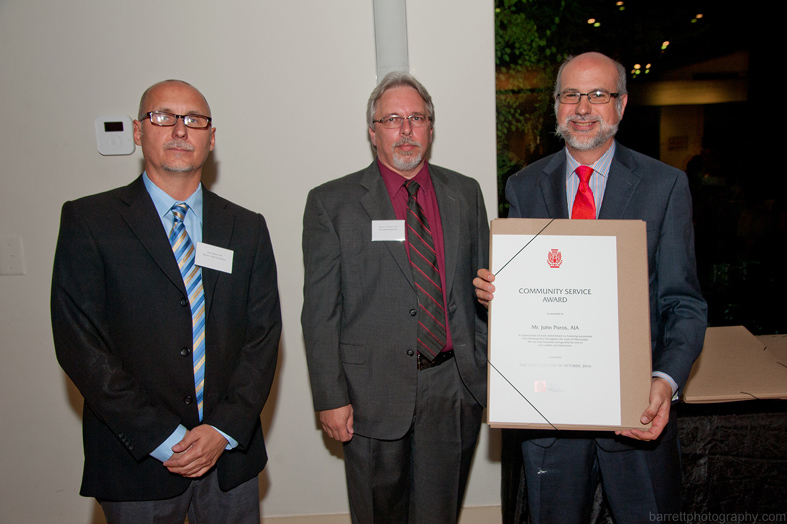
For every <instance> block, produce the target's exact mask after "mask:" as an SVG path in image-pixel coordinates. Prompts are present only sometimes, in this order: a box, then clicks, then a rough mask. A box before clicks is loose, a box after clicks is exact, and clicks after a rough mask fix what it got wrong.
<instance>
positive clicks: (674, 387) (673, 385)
mask: <svg viewBox="0 0 787 524" xmlns="http://www.w3.org/2000/svg"><path fill="white" fill-rule="evenodd" d="M651 376H652V377H653V378H657V377H658V378H663V379H664V380H666V381H667V382H669V385H670V387H671V388H672V401H673V402H675V401H676V400H678V383H677V382H675V381H674V380H672V377H671V376H669V375H667V374H666V373H664V372H663V371H654V372H653V373H651Z"/></svg>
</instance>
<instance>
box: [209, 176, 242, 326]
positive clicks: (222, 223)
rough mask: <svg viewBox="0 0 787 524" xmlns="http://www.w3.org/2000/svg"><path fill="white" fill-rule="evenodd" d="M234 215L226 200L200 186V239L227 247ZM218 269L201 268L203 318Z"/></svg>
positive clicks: (212, 292) (233, 223)
mask: <svg viewBox="0 0 787 524" xmlns="http://www.w3.org/2000/svg"><path fill="white" fill-rule="evenodd" d="M234 225H235V215H234V214H233V213H230V212H229V211H228V210H227V201H226V200H223V199H221V198H219V197H218V196H217V195H216V194H215V193H211V192H210V191H208V190H207V189H205V188H204V187H203V188H202V241H203V242H205V243H206V244H211V245H213V246H218V247H223V248H224V249H229V245H230V241H231V240H232V232H233V227H234ZM219 273H220V272H219V271H217V270H215V269H207V270H206V269H204V268H203V270H202V287H203V289H204V291H205V318H208V315H209V314H210V306H211V305H212V304H213V296H214V291H215V289H216V282H217V281H218V279H219Z"/></svg>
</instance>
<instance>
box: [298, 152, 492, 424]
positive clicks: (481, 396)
mask: <svg viewBox="0 0 787 524" xmlns="http://www.w3.org/2000/svg"><path fill="white" fill-rule="evenodd" d="M429 171H430V173H431V176H432V182H433V185H434V188H435V193H436V195H437V202H438V207H439V209H440V219H441V221H442V226H443V239H444V244H445V265H446V267H445V273H446V289H445V293H446V299H447V304H448V323H449V326H450V330H451V338H452V339H453V344H454V351H455V355H456V364H455V365H456V366H457V367H458V369H459V373H460V375H461V377H462V381H463V382H464V385H465V386H466V387H467V389H468V390H469V391H470V392H471V393H472V394H473V396H474V397H475V399H476V400H477V401H478V403H479V404H481V405H484V404H485V403H486V313H485V311H483V308H481V307H480V306H479V305H478V303H477V302H476V300H475V293H474V288H473V284H472V281H473V277H474V276H475V274H476V271H477V270H478V269H479V268H482V267H486V266H487V260H488V256H487V250H488V246H489V224H488V222H487V217H486V210H485V208H484V202H483V197H482V195H481V189H480V187H479V186H478V183H477V182H476V181H475V180H473V179H471V178H468V177H465V176H462V175H460V174H459V173H455V172H453V171H449V170H447V169H444V168H441V167H438V166H434V165H430V166H429ZM395 219H396V216H395V214H394V210H393V205H392V204H391V199H390V197H389V195H388V192H387V190H386V187H385V183H384V182H383V179H382V176H381V174H380V171H379V168H378V167H377V162H376V161H375V162H372V164H371V165H370V166H369V167H367V168H366V169H364V170H362V171H359V172H357V173H353V174H351V175H348V176H345V177H343V178H340V179H337V180H333V181H331V182H328V183H326V184H323V185H321V186H319V187H317V188H315V189H313V190H312V191H311V192H310V193H309V197H308V200H307V202H306V210H305V212H304V217H303V257H304V265H305V270H306V275H305V280H304V305H303V312H302V316H301V323H302V325H303V333H304V338H305V341H306V356H307V359H308V364H309V376H310V379H311V386H312V396H313V400H314V409H315V410H316V411H323V410H327V409H334V408H338V407H341V406H345V405H347V404H352V405H353V411H354V413H353V417H354V429H355V432H356V433H358V434H359V435H363V436H366V437H370V438H378V439H396V438H400V437H402V436H403V435H404V434H405V432H406V431H407V430H408V428H409V427H410V424H411V421H412V417H413V411H414V407H415V392H416V381H417V373H418V371H417V369H416V361H415V359H416V357H415V353H416V329H417V322H418V319H417V316H416V312H417V310H418V297H417V296H416V291H415V285H414V283H413V277H412V272H411V269H410V263H409V261H408V259H407V253H406V251H405V246H404V243H403V242H379V241H375V242H372V221H373V220H395ZM450 365H454V363H453V362H450Z"/></svg>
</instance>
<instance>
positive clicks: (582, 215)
mask: <svg viewBox="0 0 787 524" xmlns="http://www.w3.org/2000/svg"><path fill="white" fill-rule="evenodd" d="M554 96H555V114H556V115H557V134H558V135H559V136H561V137H563V139H564V140H565V143H566V147H565V149H564V150H562V151H560V152H558V153H556V154H554V155H550V156H548V157H546V158H544V159H541V160H539V161H538V162H535V163H534V164H531V165H529V166H527V167H526V168H525V169H523V170H522V171H520V172H519V173H517V174H516V175H514V176H513V177H511V178H510V179H509V180H508V183H507V185H506V198H507V199H508V202H509V203H510V205H511V208H510V212H509V215H508V216H509V217H511V218H572V219H591V220H592V219H596V218H598V219H629V220H644V221H645V222H646V223H647V237H648V238H647V244H648V272H649V284H650V326H651V348H652V362H653V378H652V380H651V388H650V399H649V406H648V407H647V409H646V410H645V412H644V413H643V414H642V417H641V422H642V423H643V424H652V425H651V427H650V429H648V430H646V431H641V430H637V429H633V430H627V431H619V432H615V433H611V432H578V431H560V432H558V433H555V432H554V431H528V432H527V438H526V439H525V441H524V442H523V443H522V454H523V458H524V464H525V478H526V483H527V495H528V505H529V508H530V515H531V519H532V522H534V523H542V524H550V523H556V522H559V523H561V524H570V523H577V524H581V523H587V522H589V521H590V513H591V509H592V505H593V496H594V494H595V490H596V486H597V485H598V482H599V478H600V479H601V482H602V486H603V490H604V494H605V497H606V499H607V501H608V502H609V504H610V507H611V509H612V512H613V514H614V517H615V521H616V522H621V523H623V522H652V521H654V520H656V519H657V518H658V517H657V515H659V514H664V513H675V512H678V511H679V510H680V503H681V471H680V455H679V448H678V437H677V428H676V422H675V412H674V410H671V409H670V408H671V405H672V403H673V402H675V401H677V399H678V397H679V396H680V393H681V391H682V389H683V386H684V385H685V384H686V380H687V379H688V376H689V372H690V371H691V366H692V363H693V362H694V360H695V359H696V358H697V356H698V355H699V353H700V351H701V349H702V343H703V339H704V336H705V326H706V322H707V307H706V304H705V300H704V299H703V298H702V294H701V293H700V289H699V283H698V281H697V270H696V262H695V258H694V230H693V226H692V219H691V196H690V194H689V186H688V181H687V178H686V175H685V174H684V173H683V172H682V171H679V170H677V169H675V168H672V167H670V166H667V165H666V164H663V163H661V162H659V161H658V160H654V159H652V158H649V157H647V156H645V155H642V154H639V153H637V152H635V151H632V150H630V149H627V148H625V147H624V146H622V145H621V144H619V143H617V142H616V141H615V139H614V137H615V133H616V132H617V129H618V124H619V123H620V120H621V118H622V117H623V113H624V111H625V109H626V103H627V102H628V94H627V92H626V71H625V69H624V68H623V66H622V65H621V64H619V63H618V62H616V61H614V60H612V59H610V58H609V57H606V56H604V55H602V54H600V53H585V54H582V55H579V56H576V57H573V58H569V59H568V60H566V62H565V63H564V64H563V65H562V66H561V68H560V70H559V72H558V77H557V81H556V83H555V93H554ZM493 281H494V275H492V274H491V273H490V272H489V271H487V270H486V269H482V270H480V271H479V272H478V278H476V279H475V280H474V281H473V283H474V284H475V287H476V295H477V297H478V299H479V301H480V302H481V303H482V304H485V305H488V304H489V301H490V300H492V298H493V292H494V285H493V284H492V282H493Z"/></svg>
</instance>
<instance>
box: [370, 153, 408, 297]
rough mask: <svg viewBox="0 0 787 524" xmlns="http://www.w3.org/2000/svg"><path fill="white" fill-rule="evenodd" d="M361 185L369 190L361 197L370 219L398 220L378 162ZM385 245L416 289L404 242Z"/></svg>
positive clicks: (373, 164)
mask: <svg viewBox="0 0 787 524" xmlns="http://www.w3.org/2000/svg"><path fill="white" fill-rule="evenodd" d="M361 185H362V186H363V187H364V188H366V190H367V193H366V194H365V195H364V196H363V197H361V206H363V208H364V209H365V210H366V212H367V213H368V214H369V218H370V219H371V220H396V214H395V213H394V209H393V204H391V197H390V196H389V195H388V190H387V189H386V187H385V182H383V177H382V175H381V174H380V170H379V168H378V167H377V161H376V160H375V161H374V162H372V165H370V166H369V167H368V168H366V170H365V171H364V173H363V176H362V177H361ZM383 244H385V247H386V248H387V249H388V251H389V252H390V253H391V256H392V257H393V258H394V260H395V261H396V264H397V265H398V266H399V269H401V270H402V274H404V276H405V277H406V278H407V281H408V282H409V283H410V285H411V286H412V288H413V289H415V282H414V281H413V272H412V269H410V261H409V260H408V259H407V251H406V250H405V247H404V242H383Z"/></svg>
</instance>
